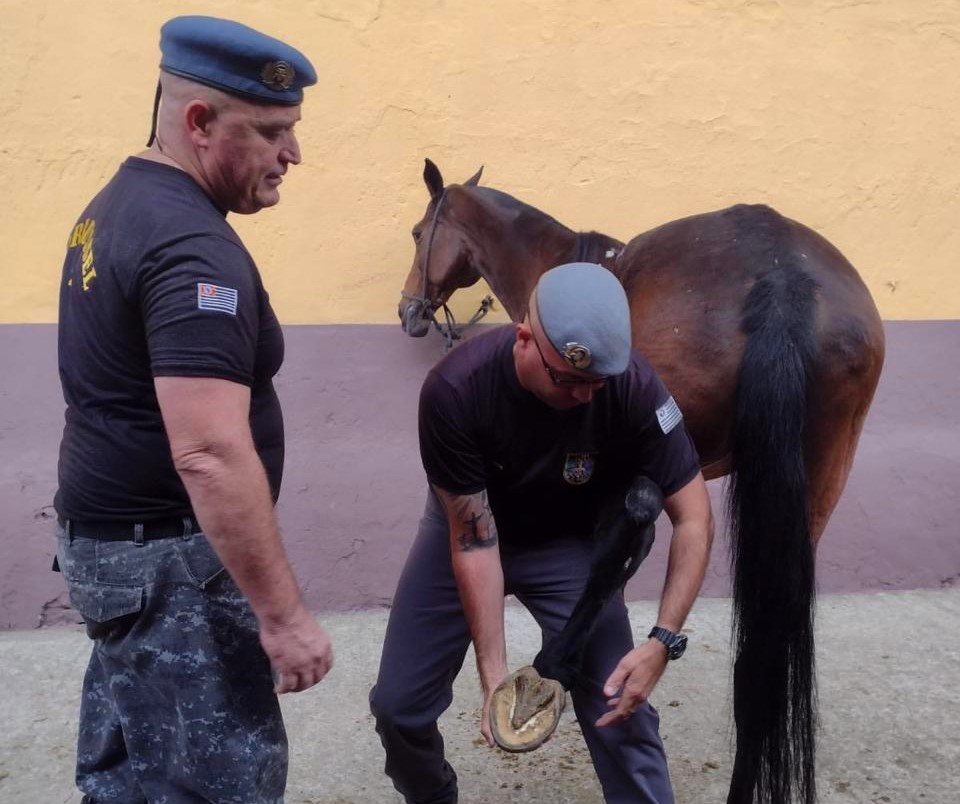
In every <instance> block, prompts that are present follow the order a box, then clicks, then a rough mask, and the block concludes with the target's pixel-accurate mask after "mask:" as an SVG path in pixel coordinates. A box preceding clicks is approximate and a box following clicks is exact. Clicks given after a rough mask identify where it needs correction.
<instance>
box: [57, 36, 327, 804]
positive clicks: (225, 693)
mask: <svg viewBox="0 0 960 804" xmlns="http://www.w3.org/2000/svg"><path fill="white" fill-rule="evenodd" d="M160 49H161V52H162V60H161V63H160V70H161V72H160V83H159V87H158V93H157V101H158V103H157V105H156V106H155V108H154V120H153V131H152V133H151V137H150V142H149V143H148V149H147V150H146V151H143V152H142V153H139V154H137V155H136V156H133V157H130V158H128V159H127V160H126V161H125V162H124V163H123V164H122V166H121V167H120V169H119V171H118V172H117V174H116V175H115V176H114V177H113V178H112V179H111V180H110V182H109V183H108V184H107V185H106V186H105V187H104V188H103V189H102V190H101V191H100V192H99V193H98V194H97V196H96V197H95V198H94V199H93V200H92V201H91V202H90V204H89V205H88V206H87V208H86V209H85V210H84V211H83V213H82V214H81V215H80V217H79V219H78V221H77V223H76V225H75V226H74V228H73V230H72V232H71V234H70V237H69V240H68V249H67V255H66V259H65V262H64V267H63V281H62V284H61V289H60V318H59V355H60V357H59V364H60V377H61V382H62V387H63V395H64V399H65V401H66V406H67V407H66V425H65V427H64V431H63V439H62V441H61V445H60V461H59V489H58V491H57V495H56V499H55V505H56V510H57V519H58V548H57V561H58V563H59V567H60V568H61V570H62V572H63V575H64V578H65V580H66V583H67V587H68V589H69V594H70V601H71V604H72V606H73V607H74V608H75V609H76V610H77V611H78V612H80V614H81V615H82V616H83V618H84V620H85V621H86V627H87V632H88V634H89V636H90V637H91V639H92V640H93V643H94V644H93V652H92V656H91V659H90V663H89V667H88V669H87V672H86V676H85V678H84V686H83V698H82V700H83V703H82V707H81V713H80V726H79V734H78V756H77V773H76V778H77V784H78V786H79V787H80V789H81V790H82V791H83V792H84V794H85V795H84V799H83V800H84V802H87V803H88V804H89V803H90V802H96V804H105V803H106V802H123V804H145V802H148V801H149V802H160V801H164V802H169V803H170V804H181V803H183V802H201V801H204V802H244V804H246V802H254V801H256V802H281V801H282V800H283V792H284V788H285V784H286V774H287V742H286V735H285V731H284V726H283V721H282V719H281V715H280V708H279V706H278V700H277V693H285V692H296V691H300V690H305V689H307V688H308V687H311V686H312V685H314V684H316V683H317V682H318V681H320V680H321V679H322V678H323V677H324V676H325V675H326V674H327V672H328V671H329V670H330V667H331V665H332V662H333V654H332V650H331V645H330V639H329V638H328V636H327V634H326V632H325V631H324V629H323V628H322V627H321V626H320V624H319V623H318V622H317V621H316V620H315V619H314V617H313V615H312V614H311V613H310V612H309V611H308V610H307V608H306V607H305V605H304V602H303V600H302V597H301V592H300V589H299V587H298V584H297V582H296V579H295V578H294V575H293V572H292V570H291V567H290V563H289V561H288V560H287V557H286V554H285V551H284V548H283V545H282V543H281V539H280V533H279V530H278V527H277V520H276V517H275V515H274V503H275V502H276V500H277V496H278V494H279V492H280V480H281V475H282V470H283V455H284V437H283V420H282V416H281V411H280V405H279V401H278V399H277V395H276V393H275V391H274V387H273V377H274V375H275V374H276V373H277V370H278V369H279V368H280V364H281V362H282V360H283V334H282V330H281V328H280V324H279V323H278V321H277V318H276V316H275V315H274V312H273V310H272V308H271V306H270V301H269V297H268V296H267V292H266V290H265V289H264V287H263V283H262V281H261V277H260V274H259V272H258V270H257V266H256V264H255V263H254V261H253V258H252V257H251V255H250V254H249V252H248V251H247V250H246V248H244V245H243V243H242V242H241V241H240V238H239V237H238V236H237V234H236V232H235V231H234V230H233V228H232V227H231V226H230V224H229V223H228V222H227V219H226V216H227V213H228V212H237V213H242V214H250V213H254V212H257V211H259V210H261V209H263V208H265V207H270V206H273V205H274V204H276V203H278V201H279V200H280V186H281V184H282V182H283V180H284V177H285V176H286V173H287V171H288V169H289V168H290V167H291V166H292V165H297V164H299V163H300V146H299V144H298V142H297V137H296V134H295V133H294V126H295V125H296V123H297V121H298V120H299V119H300V105H301V102H302V100H303V89H304V87H307V86H310V85H311V84H314V83H315V82H316V73H315V72H314V69H313V67H312V66H311V64H310V62H309V61H308V60H307V59H306V57H305V56H303V54H301V53H300V52H299V51H297V50H295V49H294V48H292V47H290V46H289V45H286V44H284V43H283V42H280V41H278V40H276V39H273V38H272V37H269V36H266V35H264V34H262V33H259V32H257V31H254V30H252V29H250V28H248V27H246V26H244V25H240V24H239V23H236V22H230V21H227V20H220V19H213V18H210V17H178V18H176V19H172V20H170V21H169V22H168V23H166V25H164V26H163V29H162V32H161V38H160Z"/></svg>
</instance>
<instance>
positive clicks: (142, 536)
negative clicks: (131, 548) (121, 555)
mask: <svg viewBox="0 0 960 804" xmlns="http://www.w3.org/2000/svg"><path fill="white" fill-rule="evenodd" d="M57 522H59V523H60V527H62V528H63V529H64V530H65V531H66V532H67V533H68V534H69V535H70V536H72V537H74V538H80V539H98V540H100V541H103V542H141V541H143V542H145V541H150V540H153V539H172V538H174V537H176V536H187V535H188V534H191V533H199V532H200V525H199V524H198V523H197V520H196V517H193V516H186V517H181V516H175V517H166V518H164V519H149V520H147V521H145V522H132V521H126V522H81V521H79V520H76V519H64V518H63V517H60V516H58V517H57Z"/></svg>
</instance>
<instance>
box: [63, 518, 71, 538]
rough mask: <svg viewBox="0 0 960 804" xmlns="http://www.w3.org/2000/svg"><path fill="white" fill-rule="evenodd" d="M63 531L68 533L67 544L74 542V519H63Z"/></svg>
mask: <svg viewBox="0 0 960 804" xmlns="http://www.w3.org/2000/svg"><path fill="white" fill-rule="evenodd" d="M63 532H64V533H66V534H67V544H73V520H72V519H65V520H64V521H63Z"/></svg>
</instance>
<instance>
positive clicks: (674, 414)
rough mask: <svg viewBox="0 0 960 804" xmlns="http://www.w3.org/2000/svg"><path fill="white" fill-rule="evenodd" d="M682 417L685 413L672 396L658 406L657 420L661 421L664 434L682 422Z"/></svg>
mask: <svg viewBox="0 0 960 804" xmlns="http://www.w3.org/2000/svg"><path fill="white" fill-rule="evenodd" d="M682 418H683V414H682V413H681V412H680V408H679V407H677V403H676V402H674V401H673V397H672V396H671V397H670V398H669V399H668V400H667V401H666V402H664V403H663V404H662V405H661V406H660V407H659V408H657V421H658V422H660V429H661V430H663V434H664V435H666V434H667V433H669V432H670V431H671V430H672V429H673V428H674V427H676V426H677V425H678V424H680V420H681V419H682Z"/></svg>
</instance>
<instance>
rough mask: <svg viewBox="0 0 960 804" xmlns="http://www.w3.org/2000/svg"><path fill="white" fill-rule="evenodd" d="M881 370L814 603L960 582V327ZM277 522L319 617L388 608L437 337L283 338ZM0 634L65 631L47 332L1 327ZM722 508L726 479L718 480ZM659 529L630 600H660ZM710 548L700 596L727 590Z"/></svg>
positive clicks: (323, 334)
mask: <svg viewBox="0 0 960 804" xmlns="http://www.w3.org/2000/svg"><path fill="white" fill-rule="evenodd" d="M886 331H887V339H888V340H887V362H886V367H885V369H884V373H883V376H882V378H881V382H880V388H879V390H878V393H877V398H876V400H875V402H874V406H873V408H872V410H871V412H870V416H869V418H868V419H867V424H866V428H865V432H864V435H863V438H862V440H861V447H860V451H859V453H858V455H857V460H856V463H855V465H854V470H853V473H852V475H851V479H850V482H849V484H848V487H847V491H846V493H845V494H844V497H843V499H842V500H841V502H840V505H839V507H838V508H837V511H836V512H835V514H834V517H833V519H832V521H831V523H830V525H829V527H828V529H827V532H826V534H825V535H824V537H823V541H822V542H821V545H820V550H819V555H818V565H817V567H818V576H819V587H820V590H821V592H840V591H844V592H849V591H875V590H886V589H912V588H921V587H926V588H937V587H941V586H950V585H954V584H956V583H957V582H958V578H960V539H958V538H957V537H958V535H960V526H958V521H960V371H958V369H957V366H958V365H960V322H958V321H944V322H888V323H887V324H886ZM286 334H287V360H286V364H285V366H284V369H283V371H282V373H281V375H280V377H279V378H278V388H279V392H280V395H281V398H282V400H283V403H284V411H285V418H286V423H287V434H288V449H287V456H288V457H287V468H286V474H285V479H284V487H283V493H282V495H281V499H280V505H279V515H280V519H281V525H282V527H283V531H284V538H285V541H286V543H287V546H288V550H289V553H290V555H291V557H292V559H293V561H294V564H295V568H296V571H297V575H298V576H299V577H300V579H301V582H302V583H303V585H304V587H305V589H306V595H307V600H308V603H309V605H310V607H311V608H313V609H314V610H317V611H344V610H350V609H359V608H370V607H376V606H387V605H389V604H390V600H391V595H392V593H393V589H394V587H395V584H396V578H397V575H398V573H399V571H400V568H401V565H402V562H403V560H404V558H405V555H406V551H407V548H408V546H409V544H410V541H411V539H412V537H413V533H414V530H415V528H416V523H417V519H418V517H419V514H420V511H421V509H422V505H423V498H424V493H425V488H426V487H425V483H424V480H423V475H422V471H421V468H420V462H419V456H418V453H417V443H416V417H415V416H416V403H417V394H418V391H419V386H420V382H421V380H422V378H423V375H424V373H425V372H426V371H427V369H428V368H429V366H430V365H432V363H433V362H434V361H435V360H436V359H438V358H439V357H440V354H441V352H440V343H439V339H438V338H437V337H436V335H435V334H431V335H430V336H428V337H427V338H425V339H422V340H412V339H409V338H407V337H406V336H405V335H403V334H402V333H401V331H400V328H399V326H385V325H340V326H300V327H288V328H287V329H286ZM0 377H3V381H2V385H0V457H2V460H0V555H2V561H0V628H32V627H35V626H36V625H37V624H38V623H39V622H40V621H41V618H42V619H43V621H44V622H45V623H57V622H64V621H71V620H72V614H71V613H70V612H69V611H68V610H67V609H66V605H67V604H66V595H65V593H64V588H63V582H62V580H61V578H60V576H59V575H56V574H54V573H51V572H50V571H49V568H50V562H51V559H52V556H53V552H54V546H53V545H54V540H53V526H52V521H51V515H52V508H51V507H50V503H51V500H52V498H53V492H54V490H55V484H56V460H57V444H58V441H59V436H60V430H61V428H62V422H63V415H62V411H63V401H62V397H61V395H60V389H59V385H58V380H57V371H56V327H55V326H52V325H5V326H0ZM711 486H712V493H713V495H714V499H715V501H716V502H717V504H718V510H719V509H720V505H719V503H720V497H719V494H720V491H721V484H720V483H719V482H715V483H711ZM666 547H667V531H665V530H663V529H661V530H660V537H659V538H658V541H657V545H656V547H655V548H654V552H653V553H652V554H651V557H650V558H649V559H648V560H647V563H646V565H645V566H644V567H642V568H641V569H640V571H639V573H638V575H637V577H636V578H634V580H633V581H632V582H631V584H630V586H629V588H628V594H629V596H630V597H631V598H655V597H656V596H658V595H659V592H660V586H661V583H662V580H663V568H664V560H665V554H666ZM726 555H727V554H726V540H725V539H724V538H722V537H721V538H718V540H717V542H716V548H715V551H714V558H713V562H712V565H711V568H710V571H709V572H708V576H707V581H706V585H705V590H704V592H705V594H708V595H714V596H725V595H727V594H728V593H729V579H728V573H727V569H726V564H727V557H726Z"/></svg>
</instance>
